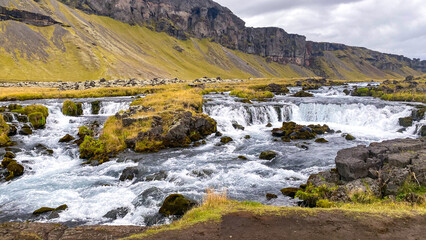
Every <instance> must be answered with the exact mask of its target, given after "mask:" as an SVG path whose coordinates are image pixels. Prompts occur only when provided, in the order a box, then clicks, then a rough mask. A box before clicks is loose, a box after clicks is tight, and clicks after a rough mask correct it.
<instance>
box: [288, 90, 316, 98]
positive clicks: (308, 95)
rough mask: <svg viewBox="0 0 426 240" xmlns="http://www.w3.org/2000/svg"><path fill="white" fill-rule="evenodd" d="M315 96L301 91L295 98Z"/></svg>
mask: <svg viewBox="0 0 426 240" xmlns="http://www.w3.org/2000/svg"><path fill="white" fill-rule="evenodd" d="M313 96H314V95H313V94H312V93H308V92H305V91H300V92H297V93H296V94H294V95H293V97H313Z"/></svg>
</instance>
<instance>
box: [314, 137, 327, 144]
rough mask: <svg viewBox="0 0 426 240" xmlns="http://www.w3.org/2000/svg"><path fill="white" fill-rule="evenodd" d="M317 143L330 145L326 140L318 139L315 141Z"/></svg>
mask: <svg viewBox="0 0 426 240" xmlns="http://www.w3.org/2000/svg"><path fill="white" fill-rule="evenodd" d="M315 142H316V143H328V141H327V140H326V139H325V138H318V139H316V140H315Z"/></svg>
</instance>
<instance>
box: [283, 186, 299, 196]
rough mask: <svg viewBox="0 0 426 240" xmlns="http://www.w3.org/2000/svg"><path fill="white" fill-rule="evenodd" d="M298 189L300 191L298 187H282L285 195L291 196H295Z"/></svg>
mask: <svg viewBox="0 0 426 240" xmlns="http://www.w3.org/2000/svg"><path fill="white" fill-rule="evenodd" d="M297 191H299V189H298V188H292V187H289V188H283V189H281V193H282V194H283V195H284V196H287V197H290V198H295V196H296V193H297Z"/></svg>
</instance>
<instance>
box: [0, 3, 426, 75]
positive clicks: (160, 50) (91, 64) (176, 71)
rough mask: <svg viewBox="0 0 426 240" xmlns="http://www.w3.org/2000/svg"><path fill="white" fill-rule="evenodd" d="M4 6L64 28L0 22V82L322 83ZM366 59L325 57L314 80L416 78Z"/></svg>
mask: <svg viewBox="0 0 426 240" xmlns="http://www.w3.org/2000/svg"><path fill="white" fill-rule="evenodd" d="M0 5H2V6H7V7H9V8H14V9H20V10H27V11H31V12H37V13H41V14H45V15H49V16H51V17H52V18H53V19H55V20H56V21H58V22H61V23H63V26H61V25H53V26H49V27H35V26H30V25H26V24H24V23H21V22H17V21H0V81H59V80H62V81H85V80H95V79H100V78H106V79H118V78H125V79H127V78H138V79H150V78H154V77H161V78H174V77H178V78H181V79H187V80H190V79H195V78H199V77H203V76H209V77H217V76H220V77H222V78H249V77H255V78H291V77H310V76H316V74H315V73H313V72H312V71H311V70H309V69H307V68H304V67H300V66H296V65H291V64H289V65H281V64H278V63H273V62H267V61H266V59H265V58H262V57H260V56H256V55H250V54H244V53H242V52H238V51H234V50H230V49H227V48H224V47H222V46H221V45H219V44H216V43H213V42H210V41H209V39H203V40H200V39H189V40H187V41H181V40H178V39H175V38H173V37H171V36H169V35H167V34H166V33H158V32H155V31H152V30H150V29H148V28H147V27H143V26H131V25H128V24H125V23H122V22H119V21H116V20H113V19H111V18H108V17H101V16H96V15H88V14H86V13H84V12H82V11H79V10H76V9H71V8H70V7H68V6H67V5H64V4H62V3H60V2H58V1H57V0H40V1H39V3H36V2H35V1H32V0H24V1H16V0H0ZM339 54H344V55H347V56H349V57H341V56H339ZM363 54H364V55H368V53H367V52H366V53H359V54H358V53H357V54H355V53H354V52H353V51H352V52H351V51H348V52H346V53H339V52H338V51H336V52H327V53H326V54H325V55H324V56H323V57H321V58H319V59H318V60H317V61H316V62H315V67H316V68H317V70H316V71H315V72H316V73H317V74H322V75H326V76H328V77H330V78H334V79H348V80H355V79H359V80H362V79H368V78H375V79H384V78H400V77H402V75H407V74H412V75H418V73H417V72H415V71H413V70H412V69H409V68H406V69H405V70H404V71H400V70H398V71H396V72H395V71H394V72H390V71H389V72H384V71H381V70H379V69H377V68H376V67H375V66H373V65H371V64H369V63H367V62H365V61H364V62H365V64H362V63H360V62H362V60H361V57H360V56H361V55H363ZM365 58H368V56H365Z"/></svg>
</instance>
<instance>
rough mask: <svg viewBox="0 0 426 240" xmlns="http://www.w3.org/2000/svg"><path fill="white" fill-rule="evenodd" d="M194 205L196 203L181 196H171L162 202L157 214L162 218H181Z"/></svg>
mask: <svg viewBox="0 0 426 240" xmlns="http://www.w3.org/2000/svg"><path fill="white" fill-rule="evenodd" d="M195 205H196V202H194V201H193V200H190V199H188V198H186V197H184V196H183V195H181V194H171V195H169V196H168V197H167V198H166V199H165V200H164V202H163V205H162V206H161V208H160V210H159V213H160V214H162V215H164V216H183V215H184V214H185V213H186V212H187V211H189V210H190V209H191V208H193V207H194V206H195Z"/></svg>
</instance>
